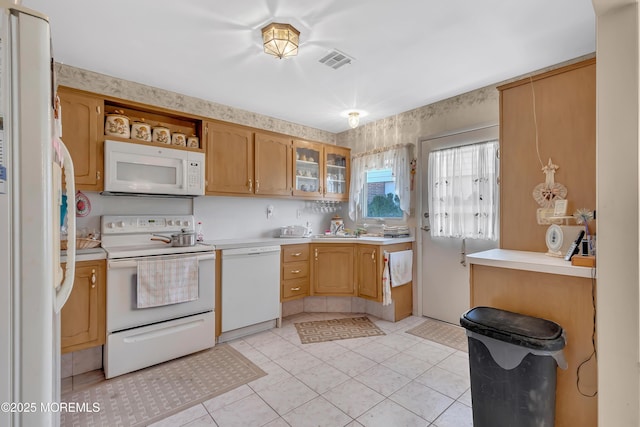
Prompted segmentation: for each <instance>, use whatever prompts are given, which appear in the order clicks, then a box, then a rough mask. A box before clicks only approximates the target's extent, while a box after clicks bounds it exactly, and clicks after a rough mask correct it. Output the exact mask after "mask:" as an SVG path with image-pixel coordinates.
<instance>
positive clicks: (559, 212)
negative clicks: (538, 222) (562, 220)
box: [553, 199, 569, 216]
mask: <svg viewBox="0 0 640 427" xmlns="http://www.w3.org/2000/svg"><path fill="white" fill-rule="evenodd" d="M568 204H569V201H568V200H566V199H563V200H556V202H555V204H554V205H553V216H566V215H567V206H568Z"/></svg>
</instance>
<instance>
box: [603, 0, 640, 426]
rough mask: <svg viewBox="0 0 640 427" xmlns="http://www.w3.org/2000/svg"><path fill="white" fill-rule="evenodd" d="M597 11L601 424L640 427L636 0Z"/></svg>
mask: <svg viewBox="0 0 640 427" xmlns="http://www.w3.org/2000/svg"><path fill="white" fill-rule="evenodd" d="M593 4H594V7H595V10H596V16H597V58H598V59H597V64H596V85H597V99H598V107H597V108H598V110H597V118H598V124H597V134H598V136H597V164H596V166H597V175H598V177H597V199H598V200H597V221H598V223H597V226H598V261H597V262H598V265H597V269H598V272H597V274H598V294H597V316H598V317H597V328H598V331H597V334H598V389H599V392H598V422H599V425H601V426H604V427H607V426H616V427H637V426H638V425H640V413H639V412H640V391H639V387H640V372H639V367H638V361H639V360H640V352H639V347H640V338H639V336H640V328H639V325H638V322H639V319H640V310H639V292H638V285H639V281H638V278H639V274H638V267H639V262H638V260H639V259H638V256H639V248H638V239H639V234H638V233H639V227H638V222H639V219H640V216H639V212H638V201H639V197H638V195H639V191H640V186H639V183H638V179H639V176H638V165H639V161H638V155H639V150H638V123H639V120H638V114H639V113H640V110H639V107H638V101H639V99H640V96H639V93H638V71H639V66H638V61H639V57H640V53H639V45H640V42H639V40H638V21H639V17H638V4H637V1H627V0H619V1H611V0H594V2H593Z"/></svg>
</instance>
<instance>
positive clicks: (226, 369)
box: [60, 344, 267, 427]
mask: <svg viewBox="0 0 640 427" xmlns="http://www.w3.org/2000/svg"><path fill="white" fill-rule="evenodd" d="M265 375H267V374H266V373H265V372H264V371H263V370H262V369H260V368H259V367H257V366H256V365H255V364H253V363H252V362H251V361H250V360H249V359H247V358H246V357H244V356H243V355H242V354H240V353H239V352H238V351H237V350H235V349H234V348H233V347H231V346H229V345H227V344H221V345H216V346H215V347H213V348H211V349H209V350H204V351H201V352H198V353H194V354H191V355H189V356H185V357H181V358H179V359H175V360H172V361H169V362H166V363H162V364H159V365H156V366H152V367H150V368H146V369H142V370H139V371H136V372H132V373H130V374H126V375H121V376H119V377H116V378H112V379H109V380H105V381H102V382H100V383H98V384H96V385H94V386H91V387H89V388H85V389H82V390H79V391H71V392H69V393H65V394H63V395H62V402H68V403H71V404H72V405H73V406H74V407H75V408H80V409H82V410H78V409H76V410H74V411H67V412H65V411H63V412H61V416H60V424H61V426H63V427H66V426H69V427H71V426H83V427H85V426H91V427H92V426H105V427H106V426H121V427H136V426H146V425H148V424H150V423H153V422H155V421H159V420H161V419H163V418H166V417H168V416H170V415H173V414H175V413H177V412H180V411H182V410H184V409H187V408H190V407H191V406H194V405H196V404H198V403H201V402H204V401H205V400H209V399H211V398H213V397H215V396H218V395H220V394H222V393H225V392H227V391H229V390H232V389H234V388H236V387H239V386H241V385H243V384H246V383H248V382H250V381H253V380H255V379H257V378H260V377H263V376H265ZM95 409H99V410H97V411H95V412H93V411H94V410H95Z"/></svg>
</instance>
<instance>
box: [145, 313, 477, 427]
mask: <svg viewBox="0 0 640 427" xmlns="http://www.w3.org/2000/svg"><path fill="white" fill-rule="evenodd" d="M352 315H353V316H356V315H355V314H341V313H301V314H297V315H295V316H291V317H288V318H286V319H284V320H283V322H282V328H276V329H271V330H269V331H265V332H261V333H258V334H255V335H251V336H248V337H244V338H241V339H237V340H235V341H232V342H230V343H229V344H230V345H232V346H233V347H234V348H235V349H236V350H238V351H240V352H241V353H242V354H243V355H245V356H246V357H247V358H249V359H250V360H251V361H253V362H254V363H255V364H256V365H258V366H260V367H261V368H262V369H263V370H264V371H265V372H267V373H268V375H267V376H265V377H262V378H260V379H258V380H255V381H253V382H250V383H248V384H245V385H243V386H241V387H238V388H236V389H235V390H232V391H229V392H227V393H225V394H223V395H220V396H217V397H215V398H213V399H211V400H208V401H206V402H204V403H202V404H199V405H196V406H193V407H192V408H189V409H187V410H185V411H183V412H180V413H178V414H175V415H173V416H171V417H169V418H166V419H164V420H162V421H159V422H157V423H155V424H153V425H152V426H153V427H165V426H166V427H176V426H183V427H197V426H218V427H234V426H237V427H250V426H267V427H280V426H292V427H306V426H310V427H311V426H314V427H321V426H326V427H339V426H348V427H358V426H365V427H377V426H381V427H389V426H423V427H429V426H430V427H466V426H469V427H472V426H473V421H472V413H471V392H470V388H469V387H470V386H469V367H468V366H469V365H468V355H467V353H464V352H461V351H457V350H455V349H452V348H449V347H446V346H443V345H441V344H438V343H435V342H432V341H427V340H424V339H422V338H419V337H416V336H413V335H410V334H407V333H405V331H406V330H407V329H411V328H412V327H414V326H416V325H417V324H418V323H420V322H422V321H423V319H422V318H420V317H415V316H412V317H409V318H406V319H403V320H402V321H400V322H396V323H392V322H387V321H384V320H380V319H377V318H374V317H372V316H369V318H370V319H371V320H372V321H374V322H375V323H376V324H377V325H378V327H379V328H380V329H382V330H383V331H384V332H385V333H386V335H384V336H377V337H370V338H354V339H349V340H340V341H330V342H325V343H315V344H301V343H300V340H299V338H298V334H297V332H296V329H295V326H294V325H293V324H294V323H295V322H301V321H311V320H324V319H334V318H339V317H347V316H352Z"/></svg>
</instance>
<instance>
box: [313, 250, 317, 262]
mask: <svg viewBox="0 0 640 427" xmlns="http://www.w3.org/2000/svg"><path fill="white" fill-rule="evenodd" d="M313 253H314V255H315V257H316V261H317V260H318V248H315V249H314V251H313Z"/></svg>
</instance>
